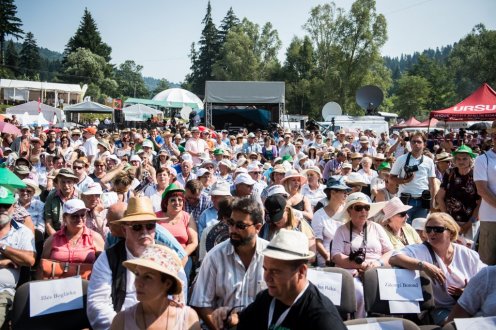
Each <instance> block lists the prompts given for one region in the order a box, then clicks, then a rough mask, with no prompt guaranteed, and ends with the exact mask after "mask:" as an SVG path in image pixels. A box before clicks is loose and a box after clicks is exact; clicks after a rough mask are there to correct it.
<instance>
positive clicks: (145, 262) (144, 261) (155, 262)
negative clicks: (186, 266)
mask: <svg viewBox="0 0 496 330" xmlns="http://www.w3.org/2000/svg"><path fill="white" fill-rule="evenodd" d="M122 264H123V265H124V267H126V268H127V269H129V270H130V271H132V272H135V270H136V267H138V266H140V267H145V268H148V269H153V270H156V271H158V272H160V273H163V274H166V275H168V276H170V277H172V278H173V279H174V280H175V283H174V284H175V285H173V286H172V290H171V291H170V292H167V293H168V294H180V293H181V292H182V289H183V282H182V281H181V279H180V278H179V276H178V274H179V272H180V270H181V268H182V264H181V260H179V257H178V256H177V254H176V252H174V251H173V250H171V249H169V248H168V247H166V246H164V245H160V244H151V245H148V246H147V247H146V248H145V251H143V253H142V254H141V256H140V257H139V258H136V259H131V260H127V261H124V262H123V263H122Z"/></svg>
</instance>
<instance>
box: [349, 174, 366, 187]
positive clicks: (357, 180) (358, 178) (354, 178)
mask: <svg viewBox="0 0 496 330" xmlns="http://www.w3.org/2000/svg"><path fill="white" fill-rule="evenodd" d="M344 181H345V182H346V184H347V185H360V186H362V187H365V186H366V185H367V182H365V178H364V177H363V175H361V174H360V173H357V172H351V173H350V174H348V175H347V176H346V178H345V180H344Z"/></svg>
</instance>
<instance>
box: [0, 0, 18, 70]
mask: <svg viewBox="0 0 496 330" xmlns="http://www.w3.org/2000/svg"><path fill="white" fill-rule="evenodd" d="M16 15H17V6H16V5H15V3H14V0H0V59H1V60H0V63H1V64H2V65H3V64H5V61H4V43H5V37H7V36H9V35H10V36H12V37H14V38H16V39H19V38H22V35H23V34H24V32H23V31H22V29H21V26H22V21H21V19H20V18H19V17H17V16H16Z"/></svg>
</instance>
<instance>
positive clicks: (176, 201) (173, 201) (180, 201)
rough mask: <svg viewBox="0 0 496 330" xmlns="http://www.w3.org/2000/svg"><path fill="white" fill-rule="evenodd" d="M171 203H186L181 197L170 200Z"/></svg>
mask: <svg viewBox="0 0 496 330" xmlns="http://www.w3.org/2000/svg"><path fill="white" fill-rule="evenodd" d="M169 201H170V202H171V203H183V202H184V200H183V199H182V198H181V197H172V198H169Z"/></svg>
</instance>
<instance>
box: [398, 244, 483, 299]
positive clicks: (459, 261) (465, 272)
mask: <svg viewBox="0 0 496 330" xmlns="http://www.w3.org/2000/svg"><path fill="white" fill-rule="evenodd" d="M453 247H454V248H455V251H454V254H453V261H451V264H450V265H449V266H446V265H445V264H444V262H443V260H442V259H441V258H440V257H439V256H438V255H437V254H436V259H437V263H438V265H439V267H440V268H441V270H442V271H443V273H444V274H445V275H446V285H444V286H441V285H439V284H437V283H433V285H432V288H433V292H434V301H435V303H436V307H441V308H451V307H453V305H454V304H455V302H456V301H455V299H453V298H452V297H451V296H450V295H449V294H448V291H447V287H448V286H450V285H454V286H456V287H463V286H464V285H465V280H467V281H469V280H470V279H471V278H472V277H474V276H475V274H477V273H478V272H479V271H480V270H481V269H482V268H484V267H486V264H484V263H483V262H482V261H481V260H480V258H479V255H478V254H477V252H475V251H473V250H470V249H469V248H467V247H465V246H463V245H460V244H453ZM397 254H405V255H407V256H409V257H412V258H415V259H418V260H422V261H426V262H428V263H431V264H434V262H433V261H432V258H431V254H430V252H429V249H428V248H427V246H426V245H425V244H411V245H408V246H405V247H404V248H403V249H401V250H400V251H396V252H394V253H393V256H394V255H397Z"/></svg>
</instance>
